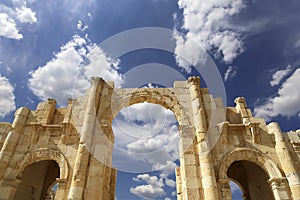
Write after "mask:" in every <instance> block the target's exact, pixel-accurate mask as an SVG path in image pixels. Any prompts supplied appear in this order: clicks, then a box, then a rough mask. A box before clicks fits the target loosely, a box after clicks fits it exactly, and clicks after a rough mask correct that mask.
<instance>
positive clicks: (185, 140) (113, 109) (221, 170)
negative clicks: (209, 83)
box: [0, 77, 300, 200]
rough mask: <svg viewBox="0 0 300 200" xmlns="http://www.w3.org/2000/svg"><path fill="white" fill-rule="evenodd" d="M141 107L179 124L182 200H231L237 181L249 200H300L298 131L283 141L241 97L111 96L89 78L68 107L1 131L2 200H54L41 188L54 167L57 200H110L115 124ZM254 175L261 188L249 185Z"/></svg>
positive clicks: (161, 92) (182, 91)
mask: <svg viewBox="0 0 300 200" xmlns="http://www.w3.org/2000/svg"><path fill="white" fill-rule="evenodd" d="M141 102H149V103H155V104H159V105H162V106H163V107H165V108H167V109H170V110H171V111H173V112H174V114H175V116H176V118H177V120H178V124H179V127H178V128H179V132H180V142H179V149H180V167H178V168H177V169H176V183H177V184H176V185H177V198H178V199H182V200H186V199H197V200H198V199H204V200H208V199H212V200H217V199H220V200H223V199H226V200H230V199H231V192H230V187H229V180H230V179H236V180H235V181H237V182H239V184H240V185H241V186H242V188H243V192H244V197H245V198H246V199H250V198H251V199H254V198H259V196H257V195H264V194H265V195H269V196H264V197H262V198H261V199H276V200H277V199H300V178H299V174H300V162H299V159H300V130H297V131H291V132H288V133H283V132H282V131H281V130H280V127H279V125H278V124H276V123H271V124H268V125H267V124H266V122H265V121H264V119H262V118H257V117H253V116H252V114H251V111H250V110H249V109H248V108H247V105H246V101H245V99H244V98H242V97H238V98H237V99H236V100H235V103H236V106H235V107H228V108H226V107H224V106H223V105H222V101H221V99H220V98H213V97H212V96H211V95H210V94H209V92H208V90H207V88H200V81H199V78H198V77H191V78H189V79H188V80H187V81H178V82H175V83H174V88H138V89H135V88H124V89H115V88H114V84H113V83H112V82H105V81H103V80H102V79H101V78H94V79H93V80H92V85H91V88H90V89H89V90H88V91H87V92H86V94H85V95H83V96H81V97H78V98H77V99H70V100H69V102H68V106H67V107H66V108H56V102H55V100H54V99H49V100H48V101H47V102H42V103H40V104H39V105H38V106H37V109H36V110H29V109H27V108H20V109H18V110H17V111H16V114H15V120H14V121H13V123H12V124H9V123H0V149H1V152H0V199H14V198H16V199H22V195H20V194H22V193H26V192H28V196H29V197H28V198H30V195H32V196H31V197H32V198H33V197H35V198H36V195H40V196H41V197H47V198H50V199H51V198H53V196H52V197H51V195H52V193H51V191H49V188H45V187H46V186H47V187H49V181H50V179H49V178H47V177H51V175H53V173H54V171H55V170H52V171H47V169H48V168H49V167H47V166H56V167H58V170H59V175H57V177H52V178H54V179H53V180H55V182H54V183H53V184H58V190H57V192H56V195H55V199H104V200H106V199H112V200H113V199H114V194H115V184H116V176H117V173H116V169H113V168H112V167H111V162H112V151H113V143H114V135H113V132H112V128H111V125H112V121H113V119H114V117H115V116H116V115H117V114H118V112H119V111H120V110H121V109H122V108H124V107H127V106H130V105H133V104H136V103H141ZM42 161H43V162H42ZM44 161H53V162H54V163H57V165H54V164H53V163H45V162H44ZM39 166H40V167H39ZM250 166H252V168H255V170H251V169H249V168H251V167H250ZM253 166H255V167H253ZM238 168H239V169H238ZM30 169H38V171H37V172H38V173H39V176H41V177H42V178H43V179H40V180H35V179H30V178H28V176H29V175H28V174H30V173H32V175H33V176H34V173H35V172H34V171H32V172H28V170H30ZM228 171H229V173H228ZM49 173H50V174H49ZM245 174H246V175H245ZM260 174H261V176H260V177H262V178H260V179H257V180H258V181H253V179H251V177H255V176H259V175H260ZM247 177H248V178H247ZM266 177H267V178H266ZM55 178H56V179H55ZM51 180H52V179H51ZM30 181H33V182H32V183H30ZM38 181H40V182H44V183H45V184H44V185H43V187H41V185H40V184H35V183H37V182H38ZM46 183H47V184H46ZM30 184H31V187H27V186H26V185H30ZM25 186H26V187H25ZM51 186H53V185H51ZM267 191H269V192H267ZM20 196H21V197H20ZM23 198H24V196H23Z"/></svg>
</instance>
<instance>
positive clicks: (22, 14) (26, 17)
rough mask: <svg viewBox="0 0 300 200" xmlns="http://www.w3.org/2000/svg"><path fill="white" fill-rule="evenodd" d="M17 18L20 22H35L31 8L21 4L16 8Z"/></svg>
mask: <svg viewBox="0 0 300 200" xmlns="http://www.w3.org/2000/svg"><path fill="white" fill-rule="evenodd" d="M16 14H17V18H18V20H19V21H20V22H21V23H29V24H33V23H36V22H37V18H36V16H35V15H36V13H35V12H33V11H32V10H31V8H27V7H25V6H23V7H22V8H17V9H16Z"/></svg>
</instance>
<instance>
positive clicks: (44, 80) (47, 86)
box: [28, 35, 123, 105]
mask: <svg viewBox="0 0 300 200" xmlns="http://www.w3.org/2000/svg"><path fill="white" fill-rule="evenodd" d="M116 63H118V62H116V61H114V60H112V59H110V58H109V56H107V55H106V54H105V53H104V52H103V51H102V50H101V48H100V47H99V46H97V45H96V44H94V43H92V42H91V41H90V40H89V39H88V38H82V37H80V36H78V35H75V36H73V38H72V40H70V41H69V42H67V43H66V44H64V45H63V46H61V48H60V51H59V52H57V53H55V54H54V57H53V58H52V60H50V61H48V62H47V63H46V64H45V65H44V66H40V67H38V68H37V69H36V70H33V71H31V72H30V76H31V77H30V79H29V83H28V85H29V88H30V89H31V90H32V92H33V93H34V94H35V95H36V96H37V97H39V98H40V99H42V100H46V99H47V98H54V99H56V101H57V102H58V104H59V105H65V104H66V102H67V99H68V98H71V97H77V96H79V95H81V94H83V92H84V90H85V89H87V88H88V87H89V86H90V84H89V81H90V78H91V77H92V76H102V77H103V78H104V79H105V80H108V81H116V84H117V85H120V84H122V81H123V78H122V75H120V74H119V73H118V72H117V64H116Z"/></svg>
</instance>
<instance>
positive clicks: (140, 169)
mask: <svg viewBox="0 0 300 200" xmlns="http://www.w3.org/2000/svg"><path fill="white" fill-rule="evenodd" d="M112 128H113V134H114V136H115V138H114V139H115V143H114V151H113V162H112V163H113V167H115V168H117V169H118V176H117V182H116V188H117V189H116V197H117V198H124V199H137V198H138V197H140V198H146V197H147V198H151V199H156V198H161V195H162V191H165V192H166V194H167V195H169V196H171V195H172V193H174V192H175V184H174V183H175V182H174V178H175V175H174V172H175V166H176V164H175V162H178V161H176V160H177V159H178V157H179V153H178V141H179V134H178V122H177V119H176V117H175V115H174V113H173V112H172V111H171V110H168V109H166V108H164V107H163V106H161V105H159V104H153V103H146V102H144V103H135V104H133V105H130V106H128V107H124V108H122V109H121V110H120V112H119V113H118V115H117V116H116V117H115V118H114V120H113V123H112ZM162 170H163V171H162ZM162 173H164V174H163V175H162ZM150 180H157V183H162V182H167V183H168V184H164V185H163V184H154V183H153V181H150ZM124 182H126V184H124ZM121 185H122V186H121ZM124 185H126V186H124ZM143 188H147V189H151V190H153V191H157V192H155V193H153V194H152V193H151V191H149V190H144V189H143ZM124 191H125V192H124ZM129 192H130V193H129ZM128 193H129V194H128ZM124 195H128V196H124Z"/></svg>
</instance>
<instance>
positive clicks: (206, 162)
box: [188, 77, 219, 200]
mask: <svg viewBox="0 0 300 200" xmlns="http://www.w3.org/2000/svg"><path fill="white" fill-rule="evenodd" d="M188 85H189V90H190V95H191V98H192V110H193V116H194V123H195V127H196V135H197V146H198V148H197V149H198V151H199V164H200V176H201V182H202V188H203V195H204V199H206V200H209V199H211V200H218V199H219V197H218V192H217V183H216V176H215V171H214V165H213V162H212V158H211V152H210V150H211V148H210V146H209V141H207V138H208V137H206V134H207V122H206V117H205V111H204V109H205V108H204V105H203V102H202V99H201V90H200V80H199V77H190V78H189V79H188Z"/></svg>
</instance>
